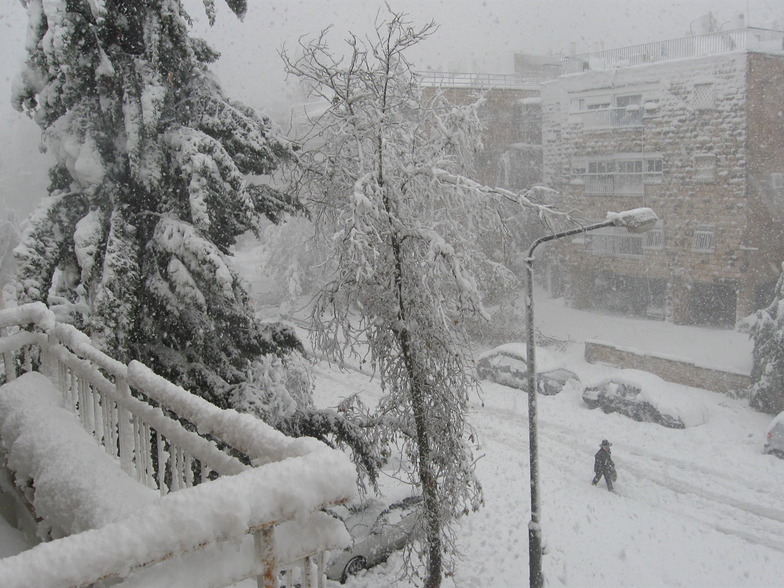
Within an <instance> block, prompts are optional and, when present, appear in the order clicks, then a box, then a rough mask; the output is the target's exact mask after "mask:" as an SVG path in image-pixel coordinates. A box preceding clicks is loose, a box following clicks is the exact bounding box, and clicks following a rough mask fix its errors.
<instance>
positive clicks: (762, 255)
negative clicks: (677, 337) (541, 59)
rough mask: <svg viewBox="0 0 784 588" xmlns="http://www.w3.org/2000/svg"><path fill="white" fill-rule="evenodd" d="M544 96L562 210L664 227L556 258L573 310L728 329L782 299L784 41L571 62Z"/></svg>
mask: <svg viewBox="0 0 784 588" xmlns="http://www.w3.org/2000/svg"><path fill="white" fill-rule="evenodd" d="M541 88H542V90H541V109H542V142H543V176H544V177H543V180H544V183H545V184H546V185H549V186H551V187H553V188H556V189H557V190H559V192H560V193H561V196H560V197H559V198H560V204H561V206H563V207H565V208H570V209H573V210H578V211H580V212H581V214H582V216H583V217H585V219H586V220H597V219H603V218H604V215H605V213H606V212H607V211H620V210H625V209H631V208H636V207H639V206H648V207H651V208H653V209H654V210H655V211H656V212H657V214H658V215H659V217H660V219H661V221H660V223H659V225H658V226H657V227H656V229H654V230H653V231H651V232H649V233H646V234H643V235H632V234H628V233H625V231H624V230H623V229H615V228H612V229H603V230H600V231H596V232H593V233H588V234H585V235H583V236H580V237H579V238H576V239H573V240H562V241H561V242H558V243H557V246H558V247H559V250H558V252H557V254H555V255H553V254H548V257H557V259H558V269H557V270H556V272H557V273H558V277H559V282H560V283H562V285H563V294H564V295H565V296H566V297H567V298H568V299H569V300H570V301H571V303H572V304H574V305H575V306H578V307H583V308H597V309H605V310H611V311H618V312H623V313H628V314H634V315H638V316H646V317H650V318H659V319H664V320H668V321H671V322H674V323H677V324H695V325H708V326H717V327H725V328H727V327H732V326H734V325H735V323H736V321H737V320H738V319H739V318H742V317H744V316H747V315H748V314H751V313H752V312H754V311H755V310H756V309H758V308H761V307H762V306H765V305H767V304H768V303H769V302H770V296H771V294H772V289H773V286H774V284H775V282H776V279H777V277H778V275H779V273H780V271H781V264H782V262H783V261H784V33H782V32H778V31H769V30H764V29H754V28H743V29H737V30H732V31H722V32H716V33H710V34H704V35H693V36H690V37H686V38H682V39H673V40H668V41H662V42H658V43H649V44H645V45H637V46H634V47H627V48H623V49H617V50H608V51H602V52H597V53H592V54H586V55H581V56H576V57H570V58H566V59H565V60H564V61H563V69H562V75H561V76H560V77H558V78H557V79H554V80H550V81H547V82H544V83H543V84H542V86H541ZM554 245H556V244H554Z"/></svg>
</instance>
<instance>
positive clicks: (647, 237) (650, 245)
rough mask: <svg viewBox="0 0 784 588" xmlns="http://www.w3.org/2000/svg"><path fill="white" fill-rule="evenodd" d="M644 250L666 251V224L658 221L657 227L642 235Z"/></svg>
mask: <svg viewBox="0 0 784 588" xmlns="http://www.w3.org/2000/svg"><path fill="white" fill-rule="evenodd" d="M642 238H643V240H642V248H643V249H664V224H663V223H662V221H660V220H659V221H656V226H655V227H654V228H653V229H651V230H650V231H648V232H647V233H643V235H642Z"/></svg>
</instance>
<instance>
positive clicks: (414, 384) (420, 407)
mask: <svg viewBox="0 0 784 588" xmlns="http://www.w3.org/2000/svg"><path fill="white" fill-rule="evenodd" d="M392 249H393V251H394V255H395V286H396V289H397V298H398V318H399V319H400V323H401V324H402V325H404V326H403V327H401V328H400V330H399V331H398V333H397V336H398V338H399V340H400V350H401V353H402V355H403V362H404V363H405V366H406V372H407V374H408V381H409V386H410V391H411V408H412V411H413V413H414V423H415V425H416V439H417V449H418V453H419V456H418V462H419V463H418V465H419V467H418V471H419V482H420V484H421V486H422V498H423V501H424V506H425V522H426V532H425V539H426V542H427V577H426V578H425V588H439V586H441V568H442V559H441V517H440V516H439V512H438V511H439V509H438V480H437V479H436V476H435V474H434V473H433V469H432V459H431V450H430V431H429V428H428V423H427V415H426V413H425V394H426V393H427V392H426V386H425V383H424V381H423V378H422V376H421V375H420V373H419V370H418V368H417V365H416V358H415V352H414V348H413V345H412V342H411V335H410V333H409V330H408V328H407V327H406V326H405V325H406V309H405V304H404V302H403V263H402V252H401V250H400V241H399V240H398V238H397V236H396V235H393V237H392Z"/></svg>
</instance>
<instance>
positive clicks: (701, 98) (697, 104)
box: [691, 84, 716, 110]
mask: <svg viewBox="0 0 784 588" xmlns="http://www.w3.org/2000/svg"><path fill="white" fill-rule="evenodd" d="M691 101H692V106H693V107H694V108H695V109H696V110H710V109H713V108H716V89H715V87H714V86H713V84H694V90H693V91H692V96H691Z"/></svg>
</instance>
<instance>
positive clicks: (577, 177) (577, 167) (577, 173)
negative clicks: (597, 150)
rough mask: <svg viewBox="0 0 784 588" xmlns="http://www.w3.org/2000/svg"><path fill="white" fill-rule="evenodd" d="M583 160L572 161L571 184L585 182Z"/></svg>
mask: <svg viewBox="0 0 784 588" xmlns="http://www.w3.org/2000/svg"><path fill="white" fill-rule="evenodd" d="M585 165H586V164H585V161H572V167H571V170H570V175H571V178H572V181H571V183H572V184H583V183H585Z"/></svg>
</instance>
